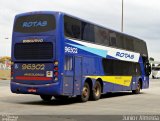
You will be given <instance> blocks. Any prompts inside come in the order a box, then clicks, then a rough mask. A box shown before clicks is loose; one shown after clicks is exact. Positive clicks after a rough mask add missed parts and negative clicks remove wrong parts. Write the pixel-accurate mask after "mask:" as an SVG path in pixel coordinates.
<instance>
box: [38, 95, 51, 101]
mask: <svg viewBox="0 0 160 121" xmlns="http://www.w3.org/2000/svg"><path fill="white" fill-rule="evenodd" d="M40 97H41V99H42V100H43V101H46V102H49V101H51V99H52V96H51V95H40Z"/></svg>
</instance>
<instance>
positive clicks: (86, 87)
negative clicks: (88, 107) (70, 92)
mask: <svg viewBox="0 0 160 121" xmlns="http://www.w3.org/2000/svg"><path fill="white" fill-rule="evenodd" d="M89 96H90V87H89V84H88V83H87V82H85V83H84V86H83V89H82V93H81V95H80V96H79V98H80V101H81V102H87V101H88V100H89Z"/></svg>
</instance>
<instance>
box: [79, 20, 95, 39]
mask: <svg viewBox="0 0 160 121" xmlns="http://www.w3.org/2000/svg"><path fill="white" fill-rule="evenodd" d="M94 35H95V34H94V25H92V24H89V23H85V22H83V23H82V39H83V40H86V41H89V42H95V36H94Z"/></svg>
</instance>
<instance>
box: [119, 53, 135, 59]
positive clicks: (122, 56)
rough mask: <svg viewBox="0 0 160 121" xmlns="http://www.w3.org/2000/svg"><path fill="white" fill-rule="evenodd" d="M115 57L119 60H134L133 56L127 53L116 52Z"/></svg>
mask: <svg viewBox="0 0 160 121" xmlns="http://www.w3.org/2000/svg"><path fill="white" fill-rule="evenodd" d="M116 56H118V57H121V58H129V59H134V55H132V54H129V53H121V52H117V53H116Z"/></svg>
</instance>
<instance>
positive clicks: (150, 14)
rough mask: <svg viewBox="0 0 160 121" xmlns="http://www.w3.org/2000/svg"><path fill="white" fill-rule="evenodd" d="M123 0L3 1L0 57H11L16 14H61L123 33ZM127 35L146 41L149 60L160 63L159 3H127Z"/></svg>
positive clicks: (134, 0)
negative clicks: (33, 12) (37, 12)
mask: <svg viewBox="0 0 160 121" xmlns="http://www.w3.org/2000/svg"><path fill="white" fill-rule="evenodd" d="M121 4H122V0H98V1H97V0H0V56H5V55H7V56H10V55H11V39H12V28H13V21H14V17H15V15H16V14H19V13H24V12H30V11H43V10H44V11H48V10H49V11H62V12H65V13H69V14H71V15H74V16H77V17H79V18H83V19H85V20H88V21H91V22H94V23H97V24H99V25H102V26H105V27H107V28H111V29H113V30H116V31H121V9H122V6H121ZM124 33H127V34H129V35H132V36H135V37H138V38H140V39H143V40H145V41H146V42H147V46H148V51H149V57H153V58H155V60H156V61H160V0H124Z"/></svg>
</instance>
